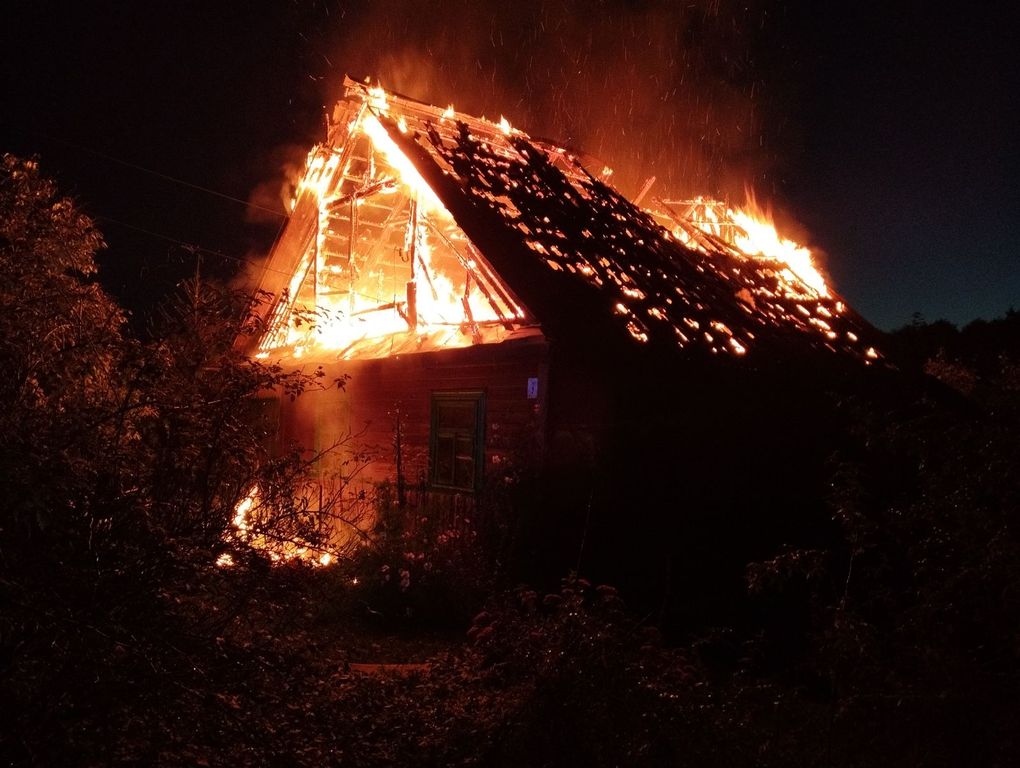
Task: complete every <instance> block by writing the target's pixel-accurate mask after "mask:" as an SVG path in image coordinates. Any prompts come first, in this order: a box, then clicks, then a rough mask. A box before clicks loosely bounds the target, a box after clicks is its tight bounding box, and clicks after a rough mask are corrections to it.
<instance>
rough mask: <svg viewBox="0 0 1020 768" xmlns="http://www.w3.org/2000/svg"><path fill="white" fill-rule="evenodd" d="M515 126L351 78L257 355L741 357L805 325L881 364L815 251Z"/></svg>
mask: <svg viewBox="0 0 1020 768" xmlns="http://www.w3.org/2000/svg"><path fill="white" fill-rule="evenodd" d="M609 173H611V172H610V171H609V170H608V169H605V170H604V171H603V173H601V174H599V175H596V174H593V173H591V172H590V171H589V169H587V168H586V167H585V166H584V165H583V164H582V161H581V160H580V159H579V157H578V156H577V155H576V154H575V153H572V152H570V151H568V150H567V149H565V148H563V147H558V146H555V145H552V144H549V143H547V142H544V141H540V140H536V139H533V138H531V137H529V136H527V135H526V134H525V133H523V132H522V131H520V130H517V129H515V128H513V127H511V126H510V124H509V123H508V122H507V121H506V120H505V119H501V120H500V122H499V123H494V122H490V121H487V120H484V119H479V118H474V117H471V116H468V115H464V114H460V113H457V112H455V111H454V110H453V108H452V107H449V108H446V109H445V110H444V109H441V108H438V107H433V106H429V105H425V104H422V103H420V102H417V101H413V100H411V99H407V98H404V97H401V96H398V95H396V94H392V93H389V92H386V91H384V90H382V89H380V88H377V87H370V86H368V85H365V84H362V83H358V82H355V81H353V80H350V79H348V80H346V81H345V98H344V99H343V100H342V101H341V102H340V103H339V104H338V105H337V107H336V109H335V111H334V114H333V117H332V120H331V121H330V125H329V131H328V138H327V141H326V142H325V143H324V144H322V145H320V146H317V147H315V148H314V149H313V150H312V152H311V153H310V154H309V159H308V163H307V167H306V170H305V174H304V177H303V179H302V180H301V182H300V184H299V187H298V191H297V195H296V198H295V201H294V209H293V213H292V216H291V220H290V222H289V224H288V227H287V229H286V230H285V232H284V234H283V236H282V237H281V239H280V241H279V242H278V243H277V245H276V246H275V247H274V251H273V254H272V257H271V259H270V264H269V265H268V268H267V271H266V276H265V277H264V279H263V283H262V289H263V290H265V291H267V292H268V293H269V294H271V295H272V296H273V302H272V303H271V304H270V305H269V306H268V307H267V310H266V317H265V320H266V323H267V326H266V327H267V332H266V333H265V335H264V336H263V338H262V339H261V340H260V342H259V345H258V349H257V350H256V352H257V354H259V355H261V356H268V355H270V354H281V353H290V354H293V355H296V356H300V355H301V354H304V353H306V352H308V351H309V350H314V351H315V352H316V354H320V355H322V354H327V355H332V356H336V357H342V358H362V357H381V356H385V355H389V354H396V353H400V352H414V351H424V350H427V349H434V348H441V347H450V346H466V345H469V344H478V343H494V342H499V341H503V340H505V339H508V338H513V337H516V336H520V335H522V334H523V335H526V334H529V333H536V332H537V330H538V328H539V327H541V329H542V332H544V333H546V334H547V335H552V336H557V335H560V336H567V335H572V334H576V333H587V334H589V335H591V334H608V335H617V336H619V335H621V334H627V335H629V336H630V337H631V339H632V341H633V343H635V344H645V345H653V346H668V347H671V348H674V349H681V350H698V349H700V350H710V351H711V352H712V353H716V354H724V355H735V356H742V355H744V354H745V353H748V352H749V351H751V350H753V349H754V348H755V347H756V346H759V345H762V344H763V343H766V342H769V341H771V340H776V339H779V338H788V337H790V336H791V335H793V336H798V337H800V338H802V339H803V341H804V342H806V343H807V344H810V345H812V346H815V347H820V348H825V349H828V350H830V351H832V352H839V353H848V354H850V355H853V356H856V357H859V358H861V359H863V360H864V361H865V362H870V359H871V358H875V357H877V353H876V352H875V351H874V349H873V348H871V347H867V346H866V344H865V342H864V341H863V338H864V337H866V335H869V334H868V331H869V326H868V325H867V324H866V323H865V322H864V321H862V320H861V319H860V318H859V317H858V316H857V315H856V314H854V313H853V312H852V311H851V310H850V309H849V308H848V307H847V305H846V304H845V303H844V302H843V301H841V300H840V299H839V297H838V296H836V295H835V294H834V293H833V291H832V290H831V289H830V288H829V287H828V285H827V284H826V282H825V280H824V278H823V277H822V276H821V275H820V274H819V273H818V271H817V270H816V269H815V267H814V266H813V264H812V263H811V256H810V253H809V252H808V251H807V250H806V249H804V248H801V247H800V246H797V245H796V244H795V243H792V242H791V241H789V240H785V239H783V238H781V237H780V236H779V235H778V233H777V232H776V230H775V228H774V227H773V226H772V225H771V224H770V223H769V222H768V221H767V220H766V219H765V218H764V217H762V216H760V215H755V214H754V213H748V212H745V211H741V210H736V209H730V208H728V207H727V206H725V205H723V204H721V203H719V202H717V201H713V200H708V199H702V198H698V199H695V200H688V201H668V200H658V199H657V200H655V201H654V205H653V207H651V208H650V209H647V210H646V209H643V208H641V207H639V206H638V205H636V204H634V203H633V202H631V201H629V200H627V199H626V198H624V197H623V196H622V195H621V194H620V193H619V192H617V191H616V190H615V189H613V188H612V187H611V186H610V185H609V184H608V183H607V181H606V179H607V177H608V174H609Z"/></svg>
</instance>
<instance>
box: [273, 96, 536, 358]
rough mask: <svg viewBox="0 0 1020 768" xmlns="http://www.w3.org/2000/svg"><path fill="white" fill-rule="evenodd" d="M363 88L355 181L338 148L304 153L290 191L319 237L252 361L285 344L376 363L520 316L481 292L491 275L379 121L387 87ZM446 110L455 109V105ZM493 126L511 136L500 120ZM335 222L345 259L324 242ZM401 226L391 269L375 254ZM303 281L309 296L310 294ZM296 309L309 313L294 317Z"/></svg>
mask: <svg viewBox="0 0 1020 768" xmlns="http://www.w3.org/2000/svg"><path fill="white" fill-rule="evenodd" d="M365 93H366V97H365V103H366V104H367V107H368V108H367V109H363V110H362V111H361V113H360V114H359V116H358V118H357V119H356V120H355V122H354V124H353V126H352V134H351V135H352V137H356V136H358V135H364V136H367V137H368V140H369V142H370V145H371V151H370V156H369V157H368V158H367V160H368V167H367V168H364V167H363V166H364V162H365V161H364V160H360V161H359V162H360V163H361V164H362V165H361V166H359V168H360V170H359V173H360V174H361V175H360V176H353V177H352V176H351V175H350V172H349V171H348V168H349V167H350V161H349V160H348V161H346V165H345V167H344V168H341V167H340V163H341V162H342V157H343V156H344V153H343V152H342V151H327V150H325V149H322V148H316V149H313V150H312V152H311V153H310V154H309V157H308V161H307V164H306V170H305V175H304V178H303V179H302V180H301V182H300V183H299V185H298V196H300V195H302V194H306V193H307V194H311V195H313V196H314V198H315V199H316V201H317V204H318V207H319V227H318V237H317V238H316V240H315V247H314V248H311V249H309V251H308V252H306V254H305V255H304V259H303V261H302V263H301V264H300V265H299V268H298V269H297V270H295V273H294V276H293V277H292V278H291V281H290V283H289V285H288V286H287V293H286V299H285V301H282V302H281V303H280V304H279V306H278V309H277V311H276V313H275V314H274V315H273V317H272V319H271V328H272V329H274V330H273V331H272V332H271V333H270V334H267V336H266V337H265V338H264V339H263V341H262V343H261V345H260V347H259V350H258V352H257V353H256V354H257V355H266V354H268V353H269V351H270V350H274V349H285V350H286V352H287V354H289V355H290V356H291V357H293V358H301V357H303V356H306V355H309V354H312V353H314V352H315V351H325V350H333V351H339V352H340V353H341V356H343V357H357V356H382V355H385V354H391V353H393V351H394V349H395V345H401V346H400V348H402V349H405V350H407V351H420V350H421V349H423V348H425V347H456V346H465V345H468V344H472V343H478V342H479V341H484V340H499V338H498V337H500V334H502V333H503V332H504V331H505V330H506V328H507V327H508V326H509V324H510V322H511V321H514V322H516V321H520V320H522V319H523V318H524V311H523V309H522V308H521V307H519V306H517V305H516V304H515V303H514V302H513V301H512V300H511V299H510V298H509V293H508V292H507V291H506V290H505V289H500V290H493V286H492V285H489V283H488V281H491V280H495V279H496V278H494V277H493V276H490V275H488V274H487V273H485V272H484V270H483V269H482V268H481V266H480V265H479V263H478V260H477V259H476V258H475V253H476V252H475V251H473V250H472V248H471V247H470V244H469V243H468V242H467V239H466V237H465V236H464V235H463V233H461V232H460V230H459V227H458V226H457V224H456V222H455V221H454V219H453V217H452V216H451V215H450V213H449V212H448V211H447V210H446V207H445V206H444V205H443V203H442V201H441V200H440V199H439V197H438V196H437V195H436V194H435V192H434V191H433V190H432V188H431V187H430V186H429V184H428V183H427V182H426V181H425V179H424V178H422V176H421V174H420V173H419V172H418V170H417V169H416V168H415V166H414V164H413V163H412V162H411V161H410V159H409V158H408V156H407V155H406V154H405V153H404V151H403V150H402V149H401V148H400V147H399V146H398V145H397V143H396V142H395V141H394V140H393V138H392V137H391V135H390V133H389V131H388V129H387V126H385V125H383V122H382V119H381V118H380V115H387V114H390V113H391V112H390V105H389V101H388V97H387V94H386V92H385V91H383V90H382V89H381V88H368V89H366V91H365ZM447 113H449V114H450V115H451V116H452V115H453V114H454V113H453V112H452V107H451V108H450V109H448V110H447ZM447 113H444V115H445V114H447ZM393 114H394V118H395V120H396V126H397V129H398V130H400V131H401V132H402V133H408V132H409V131H410V127H409V125H408V121H409V120H410V119H411V118H410V117H409V116H405V115H403V114H396V113H395V111H394V112H393ZM501 128H502V129H503V130H504V132H511V131H513V130H514V129H513V128H512V127H510V124H509V122H508V121H506V119H505V118H503V121H502V122H501ZM351 141H352V142H355V141H356V139H355V138H352V139H351ZM356 146H357V145H356ZM356 151H361V152H363V151H364V150H357V149H356ZM361 190H369V191H368V192H364V193H363V194H362V193H361ZM359 195H360V196H359ZM366 203H371V207H372V210H373V213H372V215H374V216H376V217H377V218H376V219H375V220H374V221H371V222H369V223H368V225H367V228H366V227H365V226H362V224H361V219H362V218H363V214H360V213H356V212H355V210H356V209H360V208H362V207H363V206H364V205H365V204H366ZM387 206H389V214H388V215H387V216H386V217H385V218H384V219H383V220H382V221H380V220H379V215H380V214H379V213H378V211H379V210H382V209H384V208H386V207H387ZM337 215H340V216H341V219H342V221H341V224H340V228H341V236H342V237H343V238H344V239H343V241H342V242H343V248H342V249H343V253H336V246H335V245H331V243H330V238H331V237H335V233H336V227H335V225H334V223H333V219H334V217H336V216H337ZM401 227H403V229H404V231H405V237H404V244H403V248H402V249H401V251H400V254H399V262H398V260H397V259H396V258H393V257H392V255H391V256H388V257H387V258H381V257H380V253H381V252H383V251H386V250H387V249H390V250H392V247H393V239H394V238H395V237H396V236H397V232H398V231H399V229H400V228H401ZM387 230H389V234H388V235H387V234H386V232H387ZM387 237H388V238H389V240H387ZM324 254H331V255H330V256H329V257H328V258H327V256H325V255H324ZM382 256H386V254H385V253H382ZM373 257H374V258H375V261H374V262H373V261H372V258H373ZM401 262H402V265H401ZM380 265H381V266H380ZM398 267H399V270H400V272H399V273H398ZM309 276H311V277H309ZM483 282H484V284H483ZM311 283H314V291H310V290H309V289H308V287H307V286H308V285H309V284H311ZM336 285H342V286H343V289H342V290H339V291H338V290H336V289H335V286H336ZM330 286H334V288H330ZM299 297H301V298H299ZM295 309H297V310H299V311H301V312H304V313H305V314H306V315H308V314H310V315H311V317H307V316H306V317H303V318H301V322H295V318H296V315H294V314H293V312H294V311H295ZM387 343H388V346H384V345H386V344H387Z"/></svg>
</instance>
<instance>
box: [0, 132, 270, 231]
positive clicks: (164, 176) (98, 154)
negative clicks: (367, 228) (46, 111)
mask: <svg viewBox="0 0 1020 768" xmlns="http://www.w3.org/2000/svg"><path fill="white" fill-rule="evenodd" d="M15 130H17V128H15ZM21 132H22V133H27V132H26V131H21ZM32 135H33V136H41V137H42V138H44V139H47V140H48V141H52V142H55V143H57V144H63V145H64V146H66V147H70V148H71V149H75V150H79V151H81V152H86V153H88V154H90V155H95V156H96V157H101V158H103V159H104V160H108V161H110V162H111V163H117V164H118V165H123V166H125V167H127V168H131V169H133V170H136V171H140V172H142V173H148V174H151V175H152V176H156V177H158V178H160V179H164V180H165V181H170V182H173V183H174V184H180V185H181V186H184V187H189V188H190V189H196V190H198V191H199V192H205V193H206V194H208V195H214V196H216V197H220V198H223V199H224V200H229V201H231V202H233V203H238V204H239V205H243V206H245V207H247V208H253V209H255V210H257V211H263V212H264V213H269V214H272V215H273V216H277V217H279V218H281V219H286V218H287V214H286V213H284V212H282V211H279V210H277V209H275V208H268V207H266V206H264V205H259V204H258V203H253V202H250V201H248V200H242V199H241V198H239V197H234V196H233V195H228V194H227V193H225V192H220V191H219V190H216V189H210V188H209V187H203V186H202V185H201V184H195V183H194V182H191V181H186V180H185V179H179V178H177V177H176V176H170V175H169V174H166V173H163V172H161V171H157V170H154V169H152V168H146V167H145V166H144V165H139V164H138V163H133V162H131V161H130V160H124V159H123V158H120V157H116V156H114V155H111V154H109V153H107V152H102V151H100V150H98V149H93V148H92V147H86V146H84V145H82V144H78V143H76V142H73V141H68V140H67V139H62V138H60V137H58V136H53V135H52V134H48V133H45V132H43V131H33V132H32Z"/></svg>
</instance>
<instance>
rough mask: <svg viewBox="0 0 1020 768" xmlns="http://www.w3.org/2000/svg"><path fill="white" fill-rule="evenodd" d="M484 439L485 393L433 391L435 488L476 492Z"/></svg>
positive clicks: (432, 467) (431, 465)
mask: <svg viewBox="0 0 1020 768" xmlns="http://www.w3.org/2000/svg"><path fill="white" fill-rule="evenodd" d="M484 439H485V396H484V394H483V393H482V392H433V393H432V439H431V444H430V451H429V453H430V455H429V479H430V481H431V485H432V486H433V487H434V488H448V489H450V490H457V491H474V490H477V488H478V487H479V485H480V484H481V474H482V456H483V446H484Z"/></svg>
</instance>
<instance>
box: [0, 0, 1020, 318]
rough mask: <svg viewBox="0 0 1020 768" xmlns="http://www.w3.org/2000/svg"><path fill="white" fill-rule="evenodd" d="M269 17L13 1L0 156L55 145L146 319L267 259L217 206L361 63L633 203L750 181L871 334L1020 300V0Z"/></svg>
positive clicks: (304, 2) (248, 185)
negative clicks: (153, 310)
mask: <svg viewBox="0 0 1020 768" xmlns="http://www.w3.org/2000/svg"><path fill="white" fill-rule="evenodd" d="M258 5H259V4H254V3H250V2H249V3H241V2H212V1H211V0H209V1H207V2H184V1H182V2H153V3H127V2H118V3H113V2H78V3H64V2H60V3H57V2H45V0H34V2H22V0H14V1H13V2H11V0H8V3H7V5H6V6H5V24H4V28H3V30H2V31H0V67H2V70H0V74H2V80H0V105H2V106H0V150H2V151H14V152H17V153H21V154H37V155H39V156H40V158H41V161H42V164H43V167H44V169H45V170H46V172H48V173H49V174H50V175H53V176H55V177H56V178H57V179H58V180H59V181H60V183H61V184H62V186H63V188H64V189H65V190H66V191H68V192H70V193H72V194H73V195H75V196H76V197H77V198H78V199H79V200H80V201H81V203H82V204H83V205H84V207H85V208H86V210H87V211H88V212H90V213H91V214H92V215H93V216H95V217H96V218H97V219H98V221H99V224H100V226H101V228H102V229H103V231H104V232H105V234H106V237H107V240H108V242H109V245H110V247H109V249H108V251H107V252H106V254H105V255H104V257H103V260H102V265H103V279H104V281H105V282H106V283H107V285H108V286H109V287H110V288H111V290H112V291H113V292H114V293H115V294H116V295H117V296H118V298H120V299H121V300H122V301H123V302H124V303H126V304H127V305H128V306H130V307H132V308H134V309H136V310H138V311H139V312H142V311H144V310H145V308H146V307H147V306H149V305H151V303H152V302H153V300H154V298H155V297H156V296H158V295H160V294H161V293H164V292H166V291H167V290H169V289H170V288H172V286H173V285H174V284H175V282H176V281H178V280H180V279H181V278H182V277H184V276H185V275H188V274H191V273H193V271H194V269H195V266H196V260H197V258H198V257H199V255H200V256H201V260H202V270H203V271H204V272H216V273H219V274H224V275H227V274H230V273H231V272H232V271H235V270H237V269H238V268H240V267H242V266H243V264H244V263H245V260H248V261H257V260H258V258H260V256H261V255H263V254H264V253H265V251H266V250H267V249H268V247H269V245H270V243H271V242H272V239H273V237H274V235H275V234H276V232H277V230H278V227H279V223H280V218H279V217H278V216H277V215H275V214H273V213H271V212H267V211H264V210H260V209H253V208H251V207H250V206H245V205H244V204H242V203H239V202H236V201H235V200H231V199H228V198H236V199H237V200H240V201H255V202H257V203H259V204H261V205H264V206H267V207H270V208H273V207H275V206H277V205H279V200H280V195H279V194H278V193H279V191H280V190H281V188H282V187H283V185H284V183H285V178H286V168H287V166H288V165H291V166H292V165H293V164H294V163H295V162H299V160H300V158H301V156H302V155H303V153H304V151H305V150H306V149H307V147H308V145H310V143H311V142H313V141H315V140H316V139H317V138H319V135H320V132H321V130H322V125H323V117H322V115H323V107H324V105H326V104H328V103H330V102H332V101H334V100H335V99H336V98H337V96H338V94H339V84H340V81H341V79H342V77H343V74H344V73H345V72H348V73H350V74H352V75H356V76H364V75H371V76H373V77H376V78H379V79H380V80H381V82H382V84H384V85H386V86H388V87H392V88H394V89H396V90H399V91H402V92H404V93H406V94H408V95H410V96H415V97H418V98H421V99H423V100H427V101H432V102H434V103H438V104H441V105H445V104H447V103H451V102H452V103H453V104H454V105H455V106H456V107H457V108H458V109H461V110H464V111H467V112H473V113H484V114H486V115H488V116H489V117H492V118H498V117H499V115H500V114H505V115H506V116H507V117H508V118H509V119H510V120H511V122H513V123H514V124H515V125H516V126H518V127H520V128H522V129H524V130H526V131H528V132H529V133H531V134H532V135H537V136H549V137H555V138H558V139H560V140H565V141H568V142H570V143H571V144H573V145H575V146H577V147H579V148H583V149H585V150H587V151H589V152H591V153H594V154H596V155H598V156H599V157H601V158H602V159H604V160H605V162H606V163H608V164H609V165H611V166H612V167H614V168H615V169H616V171H617V174H616V176H615V179H616V181H617V183H618V185H619V186H620V187H621V188H622V189H623V190H624V191H625V192H633V191H634V190H635V189H636V188H637V187H638V186H639V185H640V184H641V182H642V181H643V180H644V179H645V178H647V177H648V176H651V175H655V176H656V177H657V181H656V185H655V187H654V190H653V191H654V192H656V193H658V194H660V195H666V196H677V195H685V194H697V193H704V194H712V195H724V196H726V195H728V196H729V197H730V199H731V200H733V201H734V202H739V200H740V199H741V198H742V196H743V190H744V187H745V185H748V184H749V185H750V186H751V187H752V188H753V189H754V190H755V191H756V193H757V195H758V197H759V199H761V200H765V201H768V202H770V203H771V204H772V205H773V206H774V207H775V209H776V211H777V215H778V216H779V218H780V220H781V221H783V222H787V223H789V224H790V226H792V227H793V228H794V231H795V232H796V233H797V234H798V235H800V236H801V237H802V238H803V239H805V240H807V241H808V242H809V244H811V245H812V246H814V247H816V248H819V249H821V250H822V251H824V255H823V256H822V257H821V258H822V261H823V265H824V267H825V268H827V270H828V271H829V273H830V274H831V276H832V280H833V282H834V284H835V286H836V288H837V290H839V291H840V292H841V293H842V294H843V295H844V296H846V297H847V299H848V300H849V301H850V302H851V303H852V304H853V305H854V306H856V307H857V308H858V309H859V310H860V311H861V312H862V313H863V314H864V315H865V316H866V317H868V318H869V319H871V320H872V321H873V322H874V323H875V324H877V325H878V326H880V327H885V328H890V327H895V326H898V325H902V324H904V323H906V322H908V321H909V320H910V318H911V315H912V313H914V312H916V311H919V312H921V313H923V314H924V316H925V317H926V318H928V319H936V318H940V317H944V318H947V319H949V320H952V321H954V322H957V323H965V322H967V321H969V320H971V319H974V318H977V317H994V316H997V315H1001V314H1002V313H1003V312H1005V310H1007V309H1008V308H1010V307H1020V246H1018V244H1020V191H1018V190H1020V129H1018V125H1020V119H1018V118H1020V108H1018V106H1017V102H1018V99H1017V95H1016V94H1017V93H1018V92H1020V75H1018V67H1017V64H1016V61H1017V59H1018V55H1017V50H1016V45H1017V40H1020V34H1018V32H1020V29H1018V25H1017V24H1016V23H1015V22H1014V21H1013V20H1012V18H1011V14H1010V13H1009V10H1010V7H1009V4H1007V3H1001V4H997V3H982V4H980V10H977V5H975V10H973V11H969V12H968V11H966V10H965V9H961V8H962V7H957V8H952V7H949V4H942V3H930V2H913V3H912V2H884V3H871V2H855V3H840V4H838V5H836V4H828V3H825V4H822V3H817V2H808V1H807V0H790V1H788V2H783V1H782V0H744V1H743V2H735V1H734V0H700V1H699V0H695V1H691V2H665V1H664V0H649V1H648V2H641V1H640V0H602V1H601V2H598V1H597V0H587V1H586V2H581V1H580V0H570V1H568V2H563V3H549V2H539V0H516V1H515V2H505V0H500V2H492V0H476V1H475V2H468V0H452V1H449V2H437V1H433V2H411V1H410V0H376V1H375V2H348V1H346V0H328V1H327V0H290V2H283V1H282V0H281V2H277V3H265V4H264V5H265V8H260V7H257V6H258ZM943 5H945V6H946V7H944V8H941V7H939V6H943ZM823 8H824V10H822V9H823ZM167 177H171V178H172V179H177V180H179V181H173V180H171V178H167ZM180 182H186V184H184V183H180ZM188 185H192V186H188ZM199 188H201V189H199ZM204 190H211V191H212V192H216V193H219V195H216V194H212V193H211V192H210V191H204ZM221 195H222V196H221ZM279 210H281V211H282V208H280V209H279Z"/></svg>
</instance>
